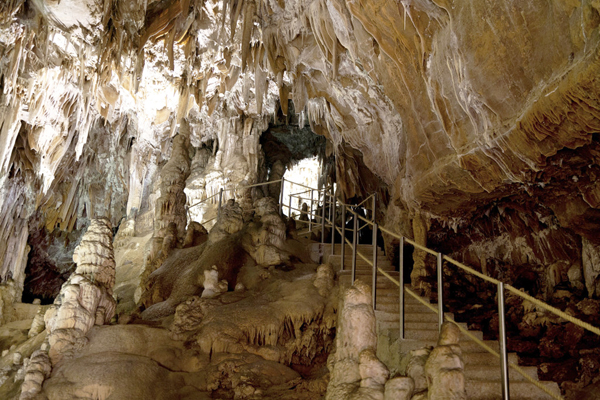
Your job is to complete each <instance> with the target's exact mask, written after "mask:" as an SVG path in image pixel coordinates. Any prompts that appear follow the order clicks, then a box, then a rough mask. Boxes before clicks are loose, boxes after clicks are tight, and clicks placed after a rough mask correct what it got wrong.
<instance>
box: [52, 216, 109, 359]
mask: <svg viewBox="0 0 600 400" xmlns="http://www.w3.org/2000/svg"><path fill="white" fill-rule="evenodd" d="M73 261H75V262H76V263H77V269H76V270H75V273H73V275H71V276H70V277H69V280H67V282H65V284H64V285H63V287H62V289H61V293H60V295H59V296H58V297H57V298H56V301H55V302H54V305H53V307H51V308H50V309H49V310H48V311H47V312H46V315H45V317H44V319H45V322H46V327H47V329H48V342H49V344H50V350H49V356H50V359H51V361H52V363H53V364H56V363H57V362H59V361H60V360H61V359H63V358H64V357H70V356H73V355H74V353H75V352H76V351H78V350H80V349H81V348H82V347H83V346H84V345H85V343H86V342H87V339H86V334H87V332H88V331H89V330H90V329H91V328H92V327H93V326H94V325H102V324H105V323H108V322H110V320H111V319H112V317H113V315H114V313H115V306H116V302H115V299H114V298H113V296H112V290H113V285H114V283H115V259H114V253H113V247H112V230H111V226H110V222H109V221H108V220H107V219H106V218H96V219H93V220H92V222H91V224H90V227H89V228H88V230H87V232H86V233H85V235H84V236H83V238H82V240H81V243H80V244H79V245H78V246H77V248H76V249H75V253H74V254H73Z"/></svg>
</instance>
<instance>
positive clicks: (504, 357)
mask: <svg viewBox="0 0 600 400" xmlns="http://www.w3.org/2000/svg"><path fill="white" fill-rule="evenodd" d="M313 190H315V189H313ZM324 190H326V189H324ZM320 192H321V190H320V191H319V193H320ZM325 193H326V192H325ZM311 194H312V191H311ZM327 196H329V197H334V196H332V195H327V194H325V196H324V197H323V217H322V218H321V217H320V216H318V215H316V214H313V213H312V201H313V199H312V198H311V211H310V212H303V213H306V214H307V215H310V217H313V216H315V217H316V218H321V223H322V226H323V227H324V226H325V222H326V221H327V222H329V225H328V226H330V227H333V228H334V230H333V232H332V254H333V253H334V248H335V246H333V244H334V241H335V237H334V236H335V235H334V234H333V233H335V232H336V231H337V232H338V233H339V234H340V236H341V238H342V254H341V256H342V269H343V268H344V258H345V253H344V245H346V244H348V245H349V246H350V248H351V249H352V282H353V281H354V280H355V274H356V257H357V256H358V257H360V258H361V259H363V260H365V261H366V262H367V264H368V265H370V266H371V267H372V268H373V308H374V309H376V296H375V290H376V277H377V275H376V274H377V272H379V273H381V274H382V275H383V276H385V277H386V278H387V279H389V280H390V281H392V282H393V283H395V284H396V285H397V286H398V287H399V288H400V314H401V318H400V337H401V338H402V339H403V338H404V292H405V291H406V292H407V293H408V294H409V295H411V296H413V297H415V298H416V299H417V300H418V301H419V302H421V303H423V304H424V305H426V306H427V308H429V309H431V310H432V311H434V312H435V313H437V314H438V315H439V326H440V329H441V325H442V323H443V321H444V319H446V320H448V321H449V322H451V323H454V324H456V325H457V327H458V328H459V330H460V331H461V332H463V333H464V334H466V335H467V336H468V337H470V338H471V339H472V340H474V341H475V342H476V343H478V344H479V345H480V346H481V347H483V348H484V349H485V350H486V351H488V352H490V353H491V354H493V355H495V356H497V357H500V358H501V367H502V392H503V398H505V399H508V398H510V394H509V384H508V368H509V367H510V368H513V369H514V370H516V371H517V372H519V373H520V374H521V375H523V376H524V377H525V379H527V380H528V381H530V382H531V383H532V384H534V385H535V386H537V387H538V388H539V389H541V390H543V391H544V392H546V393H547V394H549V395H550V396H552V397H554V398H555V399H559V400H560V399H562V397H561V396H560V395H558V394H556V393H554V392H553V391H551V390H550V389H548V388H546V387H545V386H544V385H542V384H541V383H540V382H539V381H536V380H534V379H533V378H531V377H530V376H529V375H527V374H526V373H525V372H524V371H523V370H522V369H521V368H520V367H519V366H518V365H515V364H514V363H509V362H508V353H507V348H506V322H505V318H504V317H505V313H504V290H505V286H506V290H509V291H510V292H512V293H514V294H516V295H518V296H520V297H522V298H524V299H526V300H528V301H531V302H532V303H534V304H536V305H538V306H540V307H542V308H544V309H546V310H548V311H550V312H552V313H554V314H556V315H558V316H559V317H561V318H564V319H565V320H567V321H569V322H573V323H575V324H576V325H579V326H581V327H583V328H584V329H587V330H588V331H590V332H593V333H595V334H597V335H600V329H598V328H596V327H594V326H593V325H591V324H588V323H587V322H584V321H581V320H579V319H577V318H575V317H572V316H570V315H568V314H566V313H564V312H562V311H561V310H558V309H556V308H554V307H552V306H550V305H548V304H546V303H544V302H542V301H540V300H538V299H536V298H534V297H532V296H529V295H528V294H526V293H524V292H523V291H521V290H518V289H516V288H514V287H512V286H510V285H505V284H504V283H503V282H501V281H499V280H497V279H494V278H492V277H489V276H487V275H485V274H482V273H481V272H479V271H476V270H475V269H473V268H471V267H469V266H467V265H465V264H463V263H461V262H459V261H457V260H454V259H453V258H451V257H449V256H447V255H444V254H442V253H440V252H437V251H435V250H432V249H429V248H428V247H426V246H423V245H421V244H418V243H416V242H415V241H414V240H412V239H409V238H406V237H404V236H402V235H399V234H397V233H395V232H392V231H390V230H388V229H386V228H382V227H379V226H378V225H377V224H376V223H375V222H374V221H370V220H368V219H367V218H365V217H364V216H362V215H359V214H358V213H357V212H356V211H354V210H352V207H356V206H355V205H351V204H345V203H343V202H342V201H340V200H339V199H335V198H334V201H333V202H332V204H331V211H332V215H335V212H334V210H335V205H336V204H338V206H341V207H342V210H343V215H344V216H343V220H344V221H345V212H346V211H349V212H350V213H351V214H353V215H354V216H355V218H354V221H355V223H354V229H348V228H346V226H345V224H344V226H343V227H340V228H338V227H337V226H336V224H335V217H334V218H333V221H332V220H330V219H327V218H325V208H326V204H327V202H328V201H327ZM373 196H375V194H372V195H371V196H369V197H367V198H366V199H365V200H363V202H361V203H360V204H359V206H360V205H362V204H364V203H365V202H366V201H367V200H369V199H370V198H372V197H373ZM296 197H297V198H299V199H302V197H300V196H296ZM317 201H318V202H320V201H321V200H320V199H319V200H317ZM373 209H375V199H373ZM373 214H375V213H373ZM358 220H362V221H364V222H365V224H364V225H363V226H362V227H361V228H360V229H363V228H365V227H366V226H369V225H370V226H373V231H374V234H373V246H374V249H373V260H372V261H371V260H370V259H369V258H368V257H367V256H365V255H364V254H362V253H361V252H360V251H358V248H357V246H356V245H357V244H358V243H357V236H358V235H357V232H358V229H357V225H358V224H357V222H358ZM378 229H379V230H381V232H383V233H385V234H388V235H390V236H392V237H395V238H397V239H399V240H400V241H401V249H400V279H401V280H400V282H399V281H397V280H395V279H394V278H393V277H392V276H390V275H389V274H388V273H387V272H386V271H384V270H382V269H381V268H379V267H378V266H377V244H376V243H377V242H376V236H375V235H376V232H377V230H378ZM347 231H353V242H351V241H350V240H348V239H347V238H346V237H345V232H347ZM342 233H344V234H342ZM321 236H322V237H321V242H322V243H323V238H324V232H322V235H321ZM405 242H406V243H408V244H410V245H412V246H414V248H415V249H418V250H421V251H424V252H425V253H427V254H431V255H434V256H436V258H437V267H438V268H437V275H438V276H437V278H438V307H437V309H436V307H434V306H432V305H431V304H429V303H427V302H426V301H425V300H424V299H422V298H421V297H420V296H418V295H417V294H416V293H414V292H413V291H412V290H410V289H408V288H405V287H404V284H403V281H404V278H403V274H404V271H403V253H404V243H405ZM443 261H446V262H448V263H451V264H453V265H455V266H457V267H459V268H460V269H462V270H464V271H466V272H468V273H471V274H473V275H475V276H477V277H478V278H481V279H483V280H485V281H487V282H489V283H493V284H496V285H497V286H498V292H499V296H498V303H499V304H498V307H499V314H502V315H501V318H500V340H499V342H500V353H498V352H496V351H495V350H493V349H492V348H490V347H489V346H488V345H487V344H485V343H484V342H483V341H481V340H479V339H478V338H477V337H475V336H474V335H472V334H471V333H470V332H469V331H468V330H467V329H465V328H463V327H462V326H460V325H458V324H457V323H456V321H454V319H453V318H451V317H450V316H445V315H444V311H443V285H442V278H443V276H442V275H443V274H442V268H443Z"/></svg>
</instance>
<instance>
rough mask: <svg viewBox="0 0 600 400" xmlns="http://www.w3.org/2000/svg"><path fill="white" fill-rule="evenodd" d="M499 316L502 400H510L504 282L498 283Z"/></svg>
mask: <svg viewBox="0 0 600 400" xmlns="http://www.w3.org/2000/svg"><path fill="white" fill-rule="evenodd" d="M498 316H499V317H500V318H499V322H500V327H499V328H500V338H499V339H500V365H501V368H502V371H501V372H502V398H503V399H504V400H508V399H510V388H509V383H508V352H507V349H506V314H505V311H504V282H498Z"/></svg>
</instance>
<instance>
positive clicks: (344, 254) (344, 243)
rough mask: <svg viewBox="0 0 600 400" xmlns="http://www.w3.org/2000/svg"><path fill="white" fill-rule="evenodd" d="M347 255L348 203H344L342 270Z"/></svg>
mask: <svg viewBox="0 0 600 400" xmlns="http://www.w3.org/2000/svg"><path fill="white" fill-rule="evenodd" d="M345 257H346V205H345V204H344V203H342V271H343V270H344V266H345V261H346V260H345Z"/></svg>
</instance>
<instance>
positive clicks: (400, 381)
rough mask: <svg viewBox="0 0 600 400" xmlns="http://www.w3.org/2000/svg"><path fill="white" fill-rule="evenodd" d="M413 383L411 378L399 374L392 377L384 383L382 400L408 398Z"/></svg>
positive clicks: (413, 386)
mask: <svg viewBox="0 0 600 400" xmlns="http://www.w3.org/2000/svg"><path fill="white" fill-rule="evenodd" d="M414 389H415V383H414V381H413V380H412V378H410V377H407V376H399V377H396V378H392V379H390V380H388V381H387V382H386V383H385V394H384V397H383V398H384V400H410V398H411V397H412V394H413V391H414Z"/></svg>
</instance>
